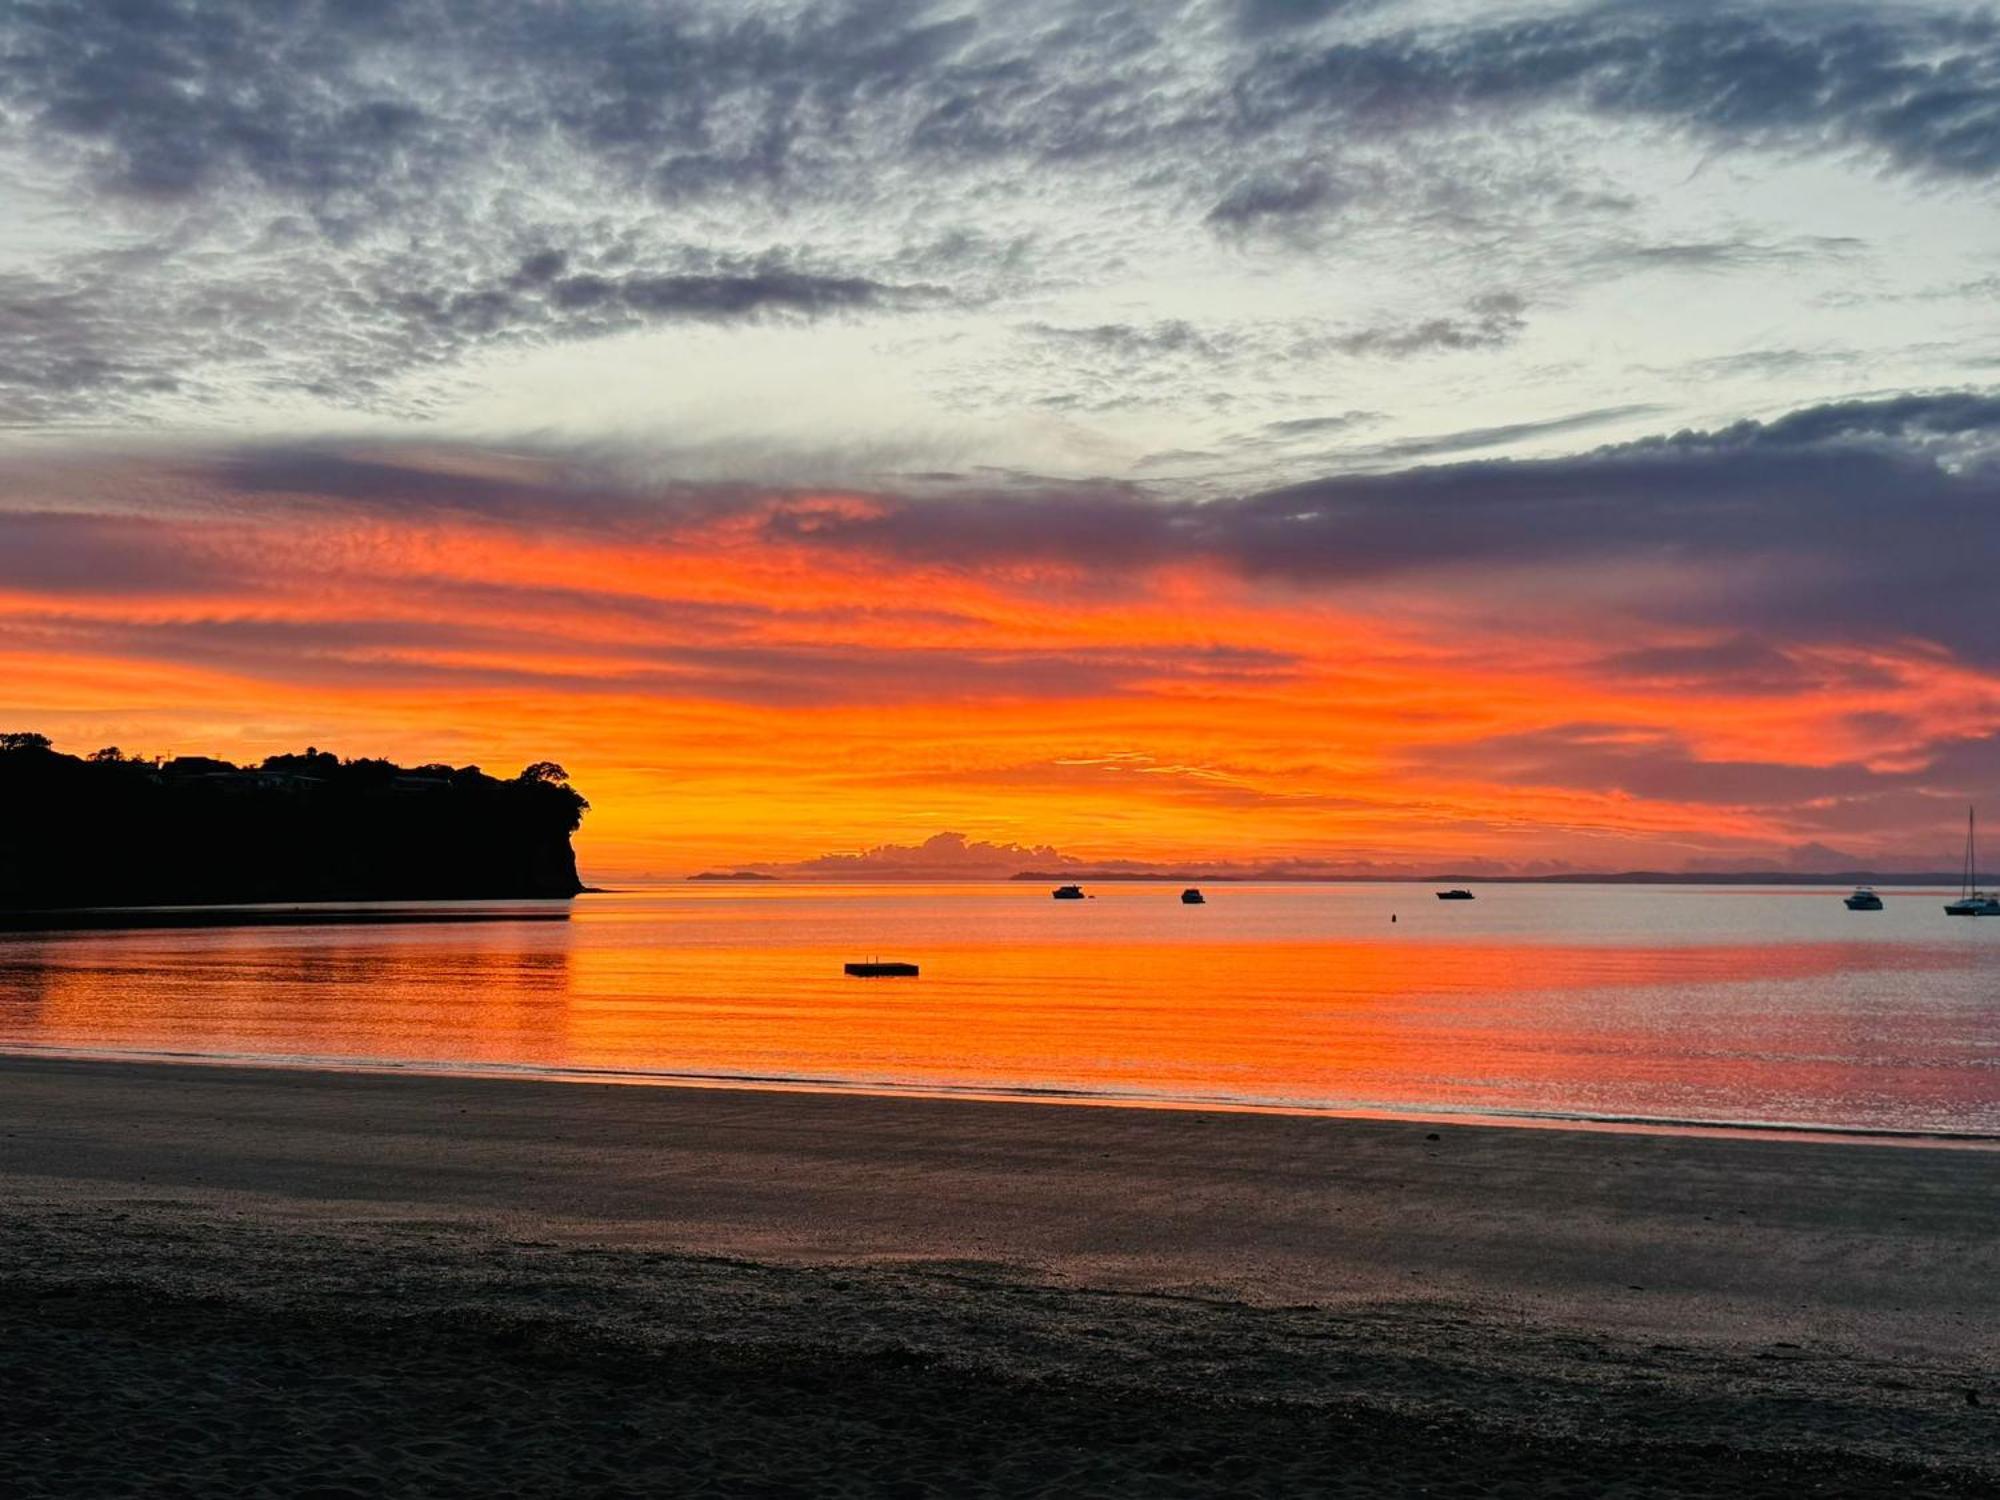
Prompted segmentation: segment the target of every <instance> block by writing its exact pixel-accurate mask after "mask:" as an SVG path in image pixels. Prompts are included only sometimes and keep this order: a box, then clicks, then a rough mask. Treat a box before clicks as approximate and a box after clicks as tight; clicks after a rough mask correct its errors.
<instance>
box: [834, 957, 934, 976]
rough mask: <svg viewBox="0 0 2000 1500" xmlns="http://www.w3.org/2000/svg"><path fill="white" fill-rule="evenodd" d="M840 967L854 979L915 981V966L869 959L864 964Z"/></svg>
mask: <svg viewBox="0 0 2000 1500" xmlns="http://www.w3.org/2000/svg"><path fill="white" fill-rule="evenodd" d="M841 967H842V968H843V969H845V970H846V971H847V972H848V973H850V974H852V975H853V976H854V977H855V978H856V979H915V978H916V977H917V966H916V965H915V964H904V963H888V962H884V961H882V960H879V959H870V960H868V961H867V962H866V963H852V964H842V965H841Z"/></svg>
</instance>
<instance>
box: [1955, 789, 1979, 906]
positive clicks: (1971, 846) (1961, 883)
mask: <svg viewBox="0 0 2000 1500" xmlns="http://www.w3.org/2000/svg"><path fill="white" fill-rule="evenodd" d="M1978 862H1979V809H1978V808H1976V807H1968V808H1967V809H1966V810H1965V869H1964V870H1963V871H1962V872H1961V873H1960V874H1959V877H1958V893H1959V895H1960V896H1961V897H1964V896H1969V895H1971V894H1972V888H1973V886H1974V884H1976V883H1977V879H1978V876H1977V872H1976V871H1975V869H1974V866H1975V865H1977V864H1978Z"/></svg>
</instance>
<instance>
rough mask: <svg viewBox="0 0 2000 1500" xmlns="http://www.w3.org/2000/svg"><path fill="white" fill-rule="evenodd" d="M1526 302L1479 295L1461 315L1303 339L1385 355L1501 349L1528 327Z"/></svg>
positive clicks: (1310, 345) (1308, 345) (1309, 349)
mask: <svg viewBox="0 0 2000 1500" xmlns="http://www.w3.org/2000/svg"><path fill="white" fill-rule="evenodd" d="M1526 310H1527V303H1526V302H1524V301H1523V300H1522V299H1521V298H1520V297H1518V296H1516V295H1515V294H1514V293H1512V292H1489V293H1487V294H1485V295H1484V296H1480V297H1475V298H1474V299H1473V300H1472V302H1471V303H1470V304H1469V305H1468V306H1467V308H1466V310H1465V312H1464V313H1463V314H1462V315H1460V316H1457V317H1449V318H1425V319H1423V320H1421V321H1419V322H1415V323H1391V324H1382V325H1378V326H1376V327H1372V328H1358V329H1354V330H1352V331H1350V332H1347V333H1338V334H1330V335H1321V336H1318V337H1312V338H1308V339H1306V340H1303V341H1302V344H1303V351H1302V352H1305V353H1308V354H1317V353H1320V352H1322V351H1332V352H1335V353H1339V354H1346V355H1354V356H1360V357H1370V356H1375V357H1380V358H1385V359H1408V358H1410V357H1411V356H1412V355H1418V354H1432V353H1437V352H1440V351H1462V350H1468V349H1500V348H1504V347H1505V346H1506V345H1508V344H1511V343H1513V342H1514V340H1516V339H1517V338H1519V337H1520V336H1521V334H1522V333H1523V331H1525V330H1526V328H1527V326H1528V324H1527V320H1526V319H1525V318H1524V317H1523V316H1522V314H1523V313H1524V312H1525V311H1526Z"/></svg>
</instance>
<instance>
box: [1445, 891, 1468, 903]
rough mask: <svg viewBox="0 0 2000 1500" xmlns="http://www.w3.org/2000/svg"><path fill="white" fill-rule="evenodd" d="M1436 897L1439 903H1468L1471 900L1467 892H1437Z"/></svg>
mask: <svg viewBox="0 0 2000 1500" xmlns="http://www.w3.org/2000/svg"><path fill="white" fill-rule="evenodd" d="M1437 897H1438V900H1440V901H1470V900H1471V899H1472V892H1470V891H1467V890H1449V891H1439V892H1438V893H1437Z"/></svg>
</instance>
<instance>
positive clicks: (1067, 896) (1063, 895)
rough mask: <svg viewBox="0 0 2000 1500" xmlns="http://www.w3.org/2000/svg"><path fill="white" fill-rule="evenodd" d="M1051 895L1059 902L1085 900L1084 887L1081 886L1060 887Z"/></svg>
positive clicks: (1051, 892)
mask: <svg viewBox="0 0 2000 1500" xmlns="http://www.w3.org/2000/svg"><path fill="white" fill-rule="evenodd" d="M1049 895H1050V896H1052V897H1053V898H1054V899H1055V900H1057V901H1081V900H1082V899H1083V887H1082V886H1080V885H1059V886H1057V887H1056V888H1055V889H1054V890H1052V891H1050V892H1049Z"/></svg>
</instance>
